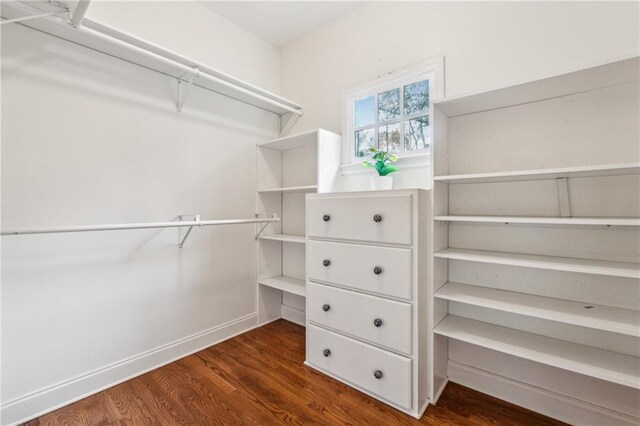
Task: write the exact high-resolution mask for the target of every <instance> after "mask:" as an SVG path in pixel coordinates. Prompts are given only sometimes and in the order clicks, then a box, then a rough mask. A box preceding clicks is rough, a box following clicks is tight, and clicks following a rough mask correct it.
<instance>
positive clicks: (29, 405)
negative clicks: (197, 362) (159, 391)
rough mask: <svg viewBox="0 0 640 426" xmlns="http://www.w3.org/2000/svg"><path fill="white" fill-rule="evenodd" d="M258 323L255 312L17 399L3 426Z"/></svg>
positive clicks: (2, 417)
mask: <svg viewBox="0 0 640 426" xmlns="http://www.w3.org/2000/svg"><path fill="white" fill-rule="evenodd" d="M257 319H258V316H257V314H256V313H255V312H254V313H252V314H249V315H245V316H243V317H240V318H237V319H235V320H232V321H229V322H226V323H224V324H221V325H219V326H217V327H213V328H210V329H208V330H205V331H202V332H199V333H196V334H193V335H191V336H187V337H185V338H182V339H178V340H176V341H174V342H171V343H168V344H166V345H162V346H159V347H157V348H154V349H151V350H149V351H146V352H142V353H140V354H138V355H134V356H132V357H129V358H126V359H123V360H121V361H118V362H115V363H113V364H110V365H106V366H104V367H101V368H98V369H96V370H93V371H90V372H88V373H86V374H83V375H80V376H77V377H74V378H72V379H69V380H66V381H64V382H60V383H58V384H55V385H53V386H49V387H46V388H43V389H40V390H38V391H36V392H32V393H30V394H27V395H24V396H21V397H19V398H15V399H13V400H11V401H8V402H6V403H4V404H2V406H0V424H2V425H3V426H5V425H15V424H20V423H23V422H26V421H28V420H31V419H33V418H35V417H38V416H41V415H43V414H46V413H48V412H51V411H53V410H56V409H58V408H60V407H64V406H65V405H68V404H71V403H72V402H75V401H78V400H80V399H83V398H86V397H88V396H90V395H93V394H95V393H98V392H100V391H102V390H104V389H107V388H110V387H112V386H115V385H117V384H119V383H122V382H125V381H127V380H129V379H132V378H134V377H137V376H140V375H142V374H144V373H146V372H148V371H151V370H154V369H156V368H159V367H161V366H163V365H166V364H169V363H171V362H174V361H176V360H178V359H180V358H184V357H186V356H188V355H191V354H193V353H196V352H199V351H201V350H203V349H206V348H208V347H210V346H213V345H215V344H218V343H220V342H222V341H224V340H227V339H230V338H232V337H235V336H237V335H239V334H242V333H246V332H247V331H249V330H252V329H254V328H256V327H258V326H259V325H258V324H257Z"/></svg>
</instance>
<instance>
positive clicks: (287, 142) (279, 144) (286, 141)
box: [258, 130, 318, 151]
mask: <svg viewBox="0 0 640 426" xmlns="http://www.w3.org/2000/svg"><path fill="white" fill-rule="evenodd" d="M317 143H318V130H313V131H311V132H307V133H298V134H296V135H291V136H286V137H284V138H279V139H274V140H271V141H268V142H263V143H260V144H258V146H259V147H261V148H269V149H275V150H278V151H286V150H288V149H295V148H302V147H304V146H311V145H316V144H317Z"/></svg>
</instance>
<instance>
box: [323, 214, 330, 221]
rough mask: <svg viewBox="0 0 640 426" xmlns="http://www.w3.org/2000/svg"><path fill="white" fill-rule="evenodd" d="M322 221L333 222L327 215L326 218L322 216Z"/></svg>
mask: <svg viewBox="0 0 640 426" xmlns="http://www.w3.org/2000/svg"><path fill="white" fill-rule="evenodd" d="M322 220H324V221H325V222H329V221H330V220H331V216H329V215H328V214H325V215H324V216H322Z"/></svg>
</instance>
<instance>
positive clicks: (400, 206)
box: [307, 194, 412, 244]
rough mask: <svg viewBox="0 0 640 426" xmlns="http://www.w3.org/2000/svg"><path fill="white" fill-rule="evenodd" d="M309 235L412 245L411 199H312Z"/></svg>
mask: <svg viewBox="0 0 640 426" xmlns="http://www.w3.org/2000/svg"><path fill="white" fill-rule="evenodd" d="M325 219H326V220H325ZM378 219H379V221H376V220H378ZM307 233H308V235H309V237H311V238H313V237H318V238H337V239H343V240H358V241H371V242H378V243H389V244H411V242H412V239H411V195H408V194H405V195H386V196H381V195H376V196H359V197H349V198H345V197H335V198H314V197H309V198H308V199H307Z"/></svg>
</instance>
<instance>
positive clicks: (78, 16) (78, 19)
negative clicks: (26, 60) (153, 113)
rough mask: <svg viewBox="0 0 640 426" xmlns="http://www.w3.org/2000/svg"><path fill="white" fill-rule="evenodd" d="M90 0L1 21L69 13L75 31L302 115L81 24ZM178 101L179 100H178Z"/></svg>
mask: <svg viewBox="0 0 640 426" xmlns="http://www.w3.org/2000/svg"><path fill="white" fill-rule="evenodd" d="M90 2H91V0H79V2H78V5H77V7H76V9H75V11H74V12H73V14H71V13H70V12H69V10H68V8H66V9H64V7H66V6H64V5H61V6H60V7H63V9H62V10H60V11H56V12H51V13H46V14H40V15H32V16H28V17H23V18H18V19H14V20H8V21H3V22H2V23H3V24H9V23H13V22H20V21H24V20H27V19H36V18H40V17H46V16H50V15H59V14H62V13H69V15H70V19H69V20H68V21H67V23H68V24H69V25H70V26H71V27H72V28H74V29H75V31H78V32H81V33H84V34H87V35H89V36H91V37H95V38H99V39H102V40H103V41H105V42H107V43H110V44H114V45H118V46H121V47H124V48H127V49H130V50H133V51H135V52H137V53H138V54H141V55H144V56H148V57H150V58H154V59H156V60H158V61H161V62H164V63H165V64H168V65H171V66H173V67H176V68H178V69H180V70H182V71H184V72H185V73H190V74H192V75H193V76H195V77H199V78H203V79H205V80H210V81H213V82H214V83H217V84H220V85H222V86H224V87H227V88H230V89H233V90H235V91H237V92H240V93H243V94H245V95H247V96H250V97H252V98H255V99H258V100H260V101H262V102H265V103H268V104H270V105H273V106H275V107H278V108H280V109H283V110H285V111H288V112H290V113H292V114H294V117H295V116H301V115H302V111H301V110H300V109H297V108H293V107H290V106H289V105H285V104H283V103H281V102H278V101H276V100H274V99H271V98H269V97H267V96H263V95H261V94H259V93H256V92H254V91H252V90H249V89H246V88H244V87H241V86H238V85H237V84H233V83H231V82H228V81H226V80H223V79H221V78H218V77H215V76H213V75H210V74H207V73H206V72H203V71H201V70H200V69H199V68H198V66H197V65H193V66H189V65H185V64H182V63H180V62H176V61H175V60H173V59H170V58H167V57H165V56H162V55H160V54H158V53H155V52H151V51H149V50H147V49H144V48H142V47H138V46H135V45H133V44H131V43H128V42H126V41H124V40H121V39H119V38H116V37H114V36H112V35H110V34H105V33H103V32H101V31H98V30H95V29H93V28H88V27H86V26H83V25H82V21H83V20H84V17H85V14H86V13H87V9H88V8H89V4H90ZM192 82H193V77H192V79H191V80H190V81H189V86H191V83H192ZM179 103H180V101H179ZM180 107H181V106H179V107H178V109H180Z"/></svg>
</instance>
